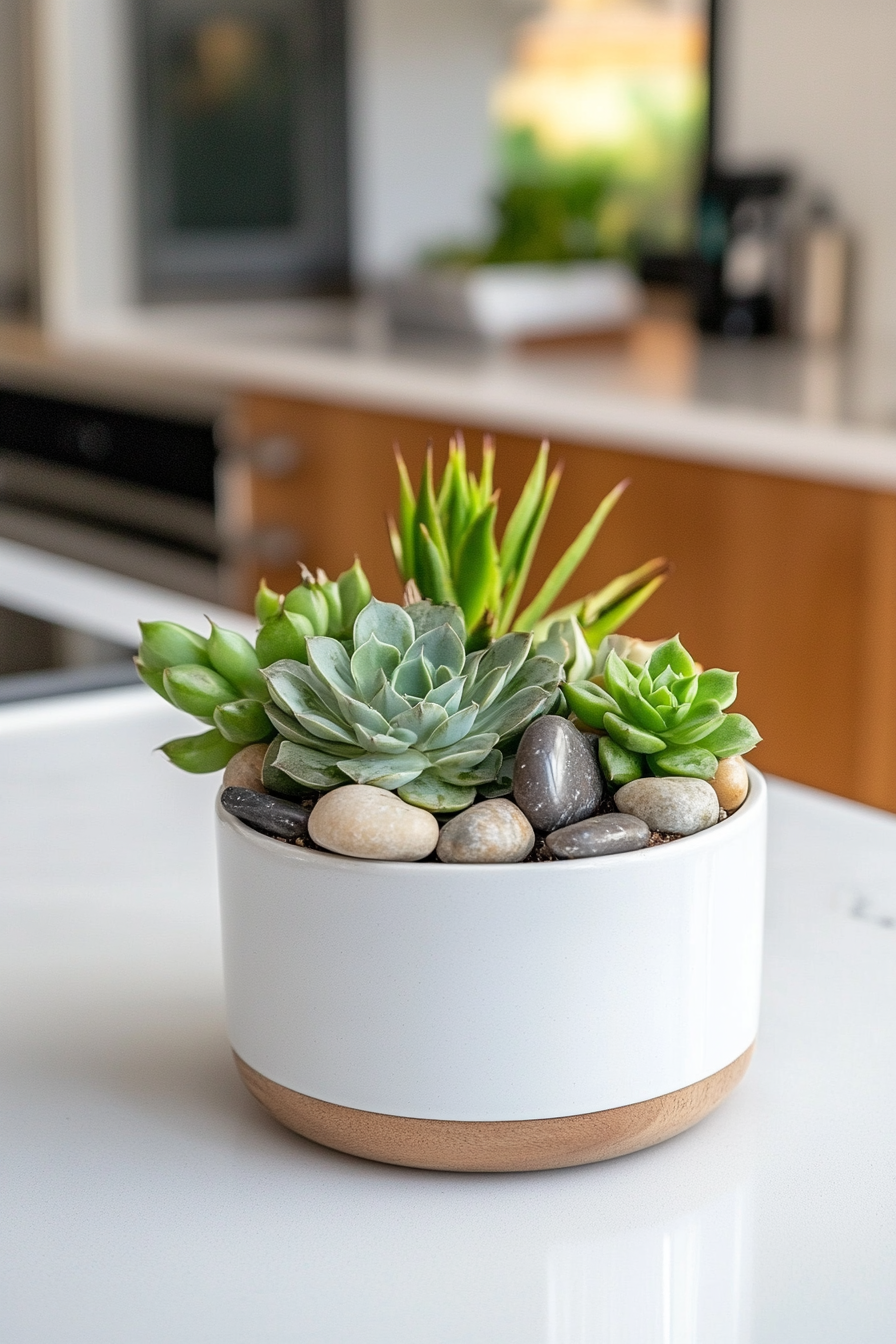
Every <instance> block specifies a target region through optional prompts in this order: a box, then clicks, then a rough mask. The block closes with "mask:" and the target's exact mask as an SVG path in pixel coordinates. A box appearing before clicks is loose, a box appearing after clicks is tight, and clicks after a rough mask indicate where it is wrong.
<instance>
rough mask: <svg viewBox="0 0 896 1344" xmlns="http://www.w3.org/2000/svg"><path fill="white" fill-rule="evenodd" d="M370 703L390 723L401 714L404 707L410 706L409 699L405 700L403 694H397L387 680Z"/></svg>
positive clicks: (408, 707)
mask: <svg viewBox="0 0 896 1344" xmlns="http://www.w3.org/2000/svg"><path fill="white" fill-rule="evenodd" d="M370 704H371V707H372V708H373V709H375V710H376V711H377V712H378V713H379V714H382V716H383V718H384V719H388V720H389V722H390V723H392V722H394V720H395V719H396V718H397V717H398V715H399V714H403V713H404V712H405V710H406V709H410V708H411V705H410V701H408V700H405V698H404V696H403V695H399V694H398V692H397V691H396V690H395V689H394V687H392V686H390V684H389V682H388V681H387V682H386V683H385V685H384V686H383V687H382V689H381V690H379V691H377V693H376V695H375V696H374V697H373V699H372V700H371V702H370Z"/></svg>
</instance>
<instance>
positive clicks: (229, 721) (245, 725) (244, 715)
mask: <svg viewBox="0 0 896 1344" xmlns="http://www.w3.org/2000/svg"><path fill="white" fill-rule="evenodd" d="M214 720H215V727H216V728H217V729H218V731H219V732H220V733H221V734H222V735H223V736H224V737H226V738H227V740H228V742H236V743H237V745H238V746H241V747H247V746H248V745H249V743H250V742H267V741H269V739H270V738H271V737H273V735H274V730H273V728H272V727H271V721H270V719H269V718H268V716H267V714H266V713H265V712H264V705H262V704H260V703H259V702H258V701H257V700H250V699H247V700H231V701H230V703H229V704H227V705H219V706H218V708H217V709H216V710H215V713H214Z"/></svg>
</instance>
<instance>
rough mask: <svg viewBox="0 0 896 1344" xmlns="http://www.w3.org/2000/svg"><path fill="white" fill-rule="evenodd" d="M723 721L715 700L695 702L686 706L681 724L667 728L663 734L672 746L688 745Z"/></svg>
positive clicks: (697, 740)
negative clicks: (686, 711)
mask: <svg viewBox="0 0 896 1344" xmlns="http://www.w3.org/2000/svg"><path fill="white" fill-rule="evenodd" d="M724 722H725V715H724V714H723V713H722V711H721V709H720V708H719V703H718V701H717V700H705V701H704V702H703V703H702V704H700V703H699V702H695V703H694V704H693V705H690V706H689V707H688V713H687V714H686V716H685V718H684V719H683V720H682V723H681V726H680V727H678V728H669V729H667V730H666V732H665V733H664V734H663V736H664V737H665V739H666V741H667V742H668V743H670V744H671V745H672V746H679V747H688V746H690V745H691V744H692V743H694V742H701V741H702V740H703V738H705V737H708V736H709V734H710V733H712V732H714V731H715V729H716V728H719V727H721V725H722V724H723V723H724Z"/></svg>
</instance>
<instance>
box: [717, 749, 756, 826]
mask: <svg viewBox="0 0 896 1344" xmlns="http://www.w3.org/2000/svg"><path fill="white" fill-rule="evenodd" d="M709 782H710V784H711V785H712V787H713V788H714V789H715V791H716V796H717V798H718V800H719V807H723V808H724V809H725V811H726V812H728V813H731V812H736V811H737V809H738V808H739V807H740V805H741V803H742V802H743V801H744V799H745V798H746V796H747V793H748V791H749V788H750V780H749V776H748V775H747V767H746V763H745V761H744V758H743V756H726V757H725V759H724V760H723V761H719V768H718V770H717V771H716V774H715V779H711V780H710V781H709Z"/></svg>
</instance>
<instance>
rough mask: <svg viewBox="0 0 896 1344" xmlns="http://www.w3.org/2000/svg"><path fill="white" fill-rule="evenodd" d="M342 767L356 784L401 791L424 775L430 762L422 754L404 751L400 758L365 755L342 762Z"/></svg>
mask: <svg viewBox="0 0 896 1344" xmlns="http://www.w3.org/2000/svg"><path fill="white" fill-rule="evenodd" d="M339 764H340V767H341V768H342V770H344V771H345V773H346V775H348V777H349V778H350V779H352V780H354V782H355V783H356V784H372V785H374V786H376V787H378V788H381V789H400V788H401V787H402V785H403V784H410V782H411V780H412V779H416V778H417V776H418V775H422V774H423V771H424V770H426V769H427V768H428V767H429V761H428V760H427V758H426V757H425V756H424V755H423V753H422V752H419V751H414V750H413V749H411V750H409V751H404V752H402V754H401V755H400V756H391V755H385V754H383V753H380V754H374V753H365V755H363V756H359V757H357V758H356V759H354V760H347V761H340V762H339Z"/></svg>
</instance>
